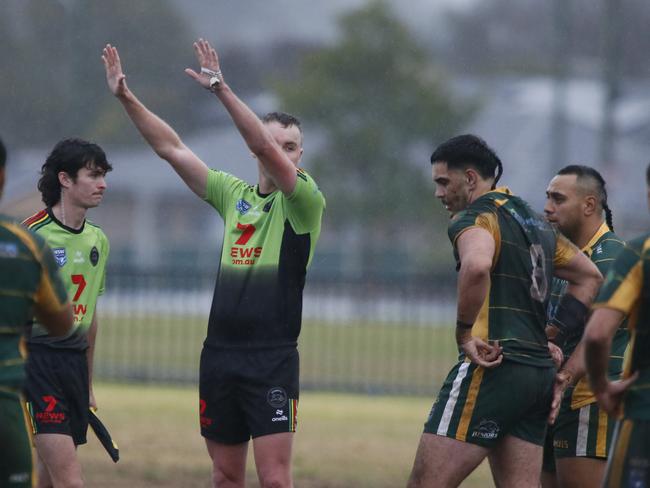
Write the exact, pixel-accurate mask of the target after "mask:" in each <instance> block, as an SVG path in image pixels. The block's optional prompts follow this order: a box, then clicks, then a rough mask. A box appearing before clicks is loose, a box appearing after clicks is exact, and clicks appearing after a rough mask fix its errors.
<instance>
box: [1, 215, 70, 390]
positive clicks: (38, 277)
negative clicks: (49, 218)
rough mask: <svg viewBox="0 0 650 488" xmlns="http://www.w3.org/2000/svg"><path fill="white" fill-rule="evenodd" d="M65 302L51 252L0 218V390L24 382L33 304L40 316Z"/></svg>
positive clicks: (63, 291)
mask: <svg viewBox="0 0 650 488" xmlns="http://www.w3.org/2000/svg"><path fill="white" fill-rule="evenodd" d="M66 303H67V296H66V292H65V287H64V286H63V283H62V282H61V278H60V277H59V273H58V269H57V266H56V263H55V262H54V257H53V256H52V251H51V250H50V248H49V247H48V246H47V244H46V243H45V241H44V240H43V239H42V238H41V237H39V236H37V235H36V234H34V233H32V232H29V231H27V230H26V229H25V228H24V227H22V226H21V225H20V224H19V223H18V222H14V221H12V220H10V219H8V218H6V217H4V216H0V389H2V388H3V387H9V388H13V389H16V388H19V387H20V386H21V385H22V382H23V379H24V374H25V373H24V367H23V362H24V356H25V352H26V351H25V347H24V334H25V333H26V332H27V326H28V324H29V323H30V322H31V321H32V318H33V317H34V305H35V304H38V306H39V309H40V310H43V312H44V313H48V312H52V313H56V312H60V311H61V310H62V309H63V307H64V306H65V305H66Z"/></svg>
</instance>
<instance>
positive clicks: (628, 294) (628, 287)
mask: <svg viewBox="0 0 650 488" xmlns="http://www.w3.org/2000/svg"><path fill="white" fill-rule="evenodd" d="M642 286H643V256H642V254H641V252H640V251H639V250H638V249H634V248H633V247H631V246H626V247H624V248H623V249H622V250H621V252H620V253H619V254H618V256H617V258H616V260H615V261H614V263H613V264H612V265H611V266H610V268H609V271H608V272H607V276H606V278H605V283H604V284H603V286H602V287H601V288H600V291H599V293H598V296H597V297H596V300H595V301H594V304H593V308H601V307H606V308H611V309H614V310H619V311H620V312H623V313H625V314H629V313H630V312H631V311H632V310H633V309H634V308H635V306H636V305H637V304H638V302H639V300H640V298H641V290H642Z"/></svg>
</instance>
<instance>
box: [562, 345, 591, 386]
mask: <svg viewBox="0 0 650 488" xmlns="http://www.w3.org/2000/svg"><path fill="white" fill-rule="evenodd" d="M561 371H565V372H567V373H568V375H569V376H570V378H571V379H570V381H569V383H570V384H575V383H577V382H578V380H579V379H580V378H582V377H583V376H584V375H585V374H586V372H587V369H586V366H585V343H584V341H580V342H579V343H578V345H577V347H576V348H575V350H574V351H573V353H571V356H569V359H567V360H566V362H565V363H564V365H562V368H561Z"/></svg>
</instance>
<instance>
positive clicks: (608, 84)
mask: <svg viewBox="0 0 650 488" xmlns="http://www.w3.org/2000/svg"><path fill="white" fill-rule="evenodd" d="M621 14H622V12H621V0H605V8H604V9H603V32H604V42H603V81H602V84H603V92H604V97H603V118H602V125H601V128H600V150H599V157H600V161H601V163H602V164H603V165H604V167H605V168H607V169H611V168H612V167H613V165H614V164H615V162H616V147H615V144H616V132H617V131H616V119H615V111H616V104H617V102H618V98H619V96H620V59H621V17H622V15H621Z"/></svg>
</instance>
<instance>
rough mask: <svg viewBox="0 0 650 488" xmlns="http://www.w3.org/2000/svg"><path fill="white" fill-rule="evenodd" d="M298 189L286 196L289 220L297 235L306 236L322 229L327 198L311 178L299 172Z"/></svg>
mask: <svg viewBox="0 0 650 488" xmlns="http://www.w3.org/2000/svg"><path fill="white" fill-rule="evenodd" d="M297 175H298V177H297V178H296V187H295V188H294V190H293V192H292V193H291V195H289V196H285V202H286V205H285V207H286V211H287V218H288V220H289V223H290V224H291V227H293V230H294V231H295V232H296V233H297V234H306V233H308V232H312V231H314V230H316V229H318V228H319V227H320V223H321V217H322V215H323V210H324V209H325V197H323V194H322V193H321V191H320V190H319V189H318V185H316V182H315V181H314V180H313V178H312V177H311V176H309V175H308V174H307V173H305V172H304V171H302V170H300V169H299V170H298V173H297Z"/></svg>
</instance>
